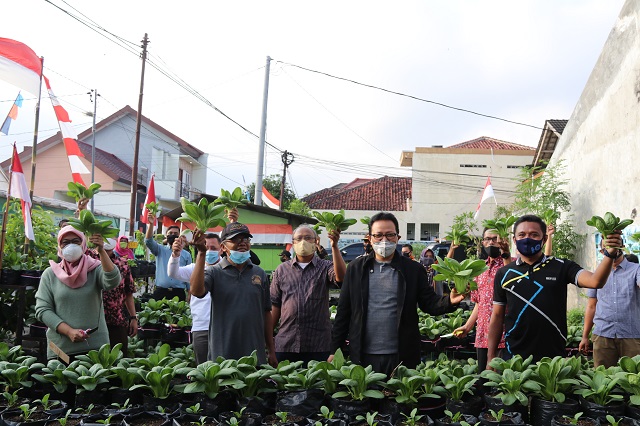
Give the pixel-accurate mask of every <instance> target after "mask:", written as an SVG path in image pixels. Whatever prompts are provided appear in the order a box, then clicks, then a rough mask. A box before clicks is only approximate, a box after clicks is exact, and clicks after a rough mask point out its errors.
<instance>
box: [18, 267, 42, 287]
mask: <svg viewBox="0 0 640 426" xmlns="http://www.w3.org/2000/svg"><path fill="white" fill-rule="evenodd" d="M21 272H22V273H21V274H20V281H19V282H20V285H23V286H26V287H38V285H39V284H40V277H42V272H43V271H36V270H28V271H21Z"/></svg>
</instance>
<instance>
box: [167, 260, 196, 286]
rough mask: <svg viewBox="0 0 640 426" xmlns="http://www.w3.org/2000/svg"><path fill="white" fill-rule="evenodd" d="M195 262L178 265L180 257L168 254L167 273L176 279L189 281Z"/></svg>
mask: <svg viewBox="0 0 640 426" xmlns="http://www.w3.org/2000/svg"><path fill="white" fill-rule="evenodd" d="M194 267H195V263H191V264H189V265H186V266H180V258H179V257H173V256H169V262H167V275H169V277H171V278H173V279H176V280H178V281H184V282H189V280H190V279H191V274H192V273H193V268H194Z"/></svg>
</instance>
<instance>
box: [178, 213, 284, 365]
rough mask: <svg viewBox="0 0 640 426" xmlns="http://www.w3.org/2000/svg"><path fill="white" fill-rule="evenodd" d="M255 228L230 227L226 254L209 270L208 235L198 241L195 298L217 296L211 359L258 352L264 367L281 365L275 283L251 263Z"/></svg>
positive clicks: (224, 237)
mask: <svg viewBox="0 0 640 426" xmlns="http://www.w3.org/2000/svg"><path fill="white" fill-rule="evenodd" d="M252 237H253V236H252V235H251V233H250V232H249V228H248V227H247V226H246V225H243V224H242V223H238V222H234V223H230V224H228V225H227V226H226V227H225V228H224V230H223V231H222V234H221V235H220V239H221V240H222V246H221V248H222V250H223V252H224V253H225V254H226V257H224V258H223V259H222V260H220V261H219V262H218V263H216V264H215V265H214V266H211V267H209V268H207V269H206V271H205V261H206V253H207V247H206V245H205V236H204V235H196V236H194V241H193V243H192V244H193V245H195V247H196V249H197V250H198V254H197V255H196V263H195V266H194V268H193V273H192V275H191V294H192V295H194V296H196V297H200V298H202V297H204V295H205V294H206V293H207V292H208V293H210V294H211V320H210V322H209V353H208V359H209V360H211V361H212V360H215V359H216V358H217V357H218V356H222V357H224V358H233V359H239V358H241V357H243V356H247V355H251V353H252V352H253V351H257V353H258V363H260V364H264V363H266V362H267V358H266V356H265V348H266V349H267V351H268V353H269V359H268V361H269V364H271V365H272V366H276V365H277V360H276V354H275V347H274V344H273V323H272V322H271V301H270V300H269V279H268V277H267V274H266V273H265V272H264V270H263V269H262V268H260V267H259V266H256V265H254V264H253V263H252V262H251V260H250V256H251V254H250V252H249V250H250V248H251V238H252Z"/></svg>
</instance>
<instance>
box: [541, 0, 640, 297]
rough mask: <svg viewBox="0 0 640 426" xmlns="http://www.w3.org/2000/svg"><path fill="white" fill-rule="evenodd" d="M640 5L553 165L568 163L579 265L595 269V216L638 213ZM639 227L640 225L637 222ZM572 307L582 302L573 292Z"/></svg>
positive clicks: (597, 72)
mask: <svg viewBox="0 0 640 426" xmlns="http://www.w3.org/2000/svg"><path fill="white" fill-rule="evenodd" d="M639 22H640V1H638V0H627V2H626V3H625V5H624V6H623V8H622V11H621V12H620V16H619V17H618V20H617V21H616V23H615V25H614V27H613V29H612V31H611V33H610V35H609V38H608V40H607V42H606V43H605V46H604V48H603V50H602V53H601V55H600V57H599V58H598V61H597V63H596V64H595V67H594V69H593V71H592V72H591V76H590V77H589V80H588V81H587V84H586V86H585V88H584V90H583V92H582V95H581V96H580V99H579V100H578V102H577V104H576V107H575V109H574V111H573V113H572V115H571V118H570V119H569V122H568V123H567V126H566V128H565V130H564V132H563V134H562V137H561V138H560V139H559V141H558V146H557V148H556V150H555V152H554V154H553V157H552V158H551V161H550V163H551V164H555V163H557V162H558V161H560V160H565V161H564V164H565V165H566V166H567V169H566V172H567V174H566V177H567V178H568V179H569V186H568V190H569V192H570V194H571V202H572V207H573V211H574V216H575V219H574V225H575V227H576V231H577V232H579V233H582V234H588V236H589V238H587V243H586V244H584V245H583V246H582V247H579V249H578V251H577V257H576V261H577V262H578V263H580V264H581V265H583V266H584V267H586V268H589V269H593V268H595V266H596V259H595V244H594V242H593V236H592V233H593V228H590V227H588V226H587V225H586V224H585V222H586V220H588V219H589V218H590V217H591V216H592V215H594V214H595V215H598V216H603V215H604V213H605V212H607V211H611V212H613V213H614V214H616V216H620V217H623V218H630V217H633V216H635V212H636V211H637V210H638V209H639V208H640V199H639V197H638V187H639V185H640V168H639V167H638V165H639V164H640V149H639V147H638V143H639V141H640V34H639V33H638V23H639ZM636 220H637V221H638V219H637V218H636ZM570 294H571V295H572V296H573V297H572V298H570V304H571V303H573V304H576V303H579V302H578V301H582V300H584V299H581V298H579V297H578V296H577V294H578V290H577V289H576V288H575V287H574V286H570Z"/></svg>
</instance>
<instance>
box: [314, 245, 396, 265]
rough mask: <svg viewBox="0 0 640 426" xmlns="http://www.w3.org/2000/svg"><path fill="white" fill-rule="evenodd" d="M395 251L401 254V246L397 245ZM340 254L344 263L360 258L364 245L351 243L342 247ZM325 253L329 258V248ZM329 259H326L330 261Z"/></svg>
mask: <svg viewBox="0 0 640 426" xmlns="http://www.w3.org/2000/svg"><path fill="white" fill-rule="evenodd" d="M396 250H397V251H399V252H402V244H398V246H397V247H396ZM340 252H341V253H342V258H343V259H344V261H345V262H346V263H349V262H351V261H352V260H353V259H355V258H356V257H358V256H362V255H363V254H364V244H362V243H351V244H348V245H346V246H344V247H343V248H342V249H341V250H340ZM327 253H329V256H331V247H329V248H328V249H327ZM330 258H331V257H328V259H330Z"/></svg>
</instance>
